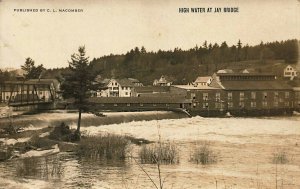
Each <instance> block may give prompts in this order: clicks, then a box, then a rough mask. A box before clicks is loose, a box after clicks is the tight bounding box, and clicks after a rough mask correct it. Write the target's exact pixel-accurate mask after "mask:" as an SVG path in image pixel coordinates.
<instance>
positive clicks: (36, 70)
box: [21, 57, 45, 79]
mask: <svg viewBox="0 0 300 189" xmlns="http://www.w3.org/2000/svg"><path fill="white" fill-rule="evenodd" d="M21 68H22V70H24V71H25V74H24V77H25V79H38V78H40V76H41V74H42V72H43V71H44V70H45V68H44V66H43V64H40V65H38V66H35V65H34V60H32V59H31V58H30V57H28V58H26V60H25V64H24V65H23V66H21Z"/></svg>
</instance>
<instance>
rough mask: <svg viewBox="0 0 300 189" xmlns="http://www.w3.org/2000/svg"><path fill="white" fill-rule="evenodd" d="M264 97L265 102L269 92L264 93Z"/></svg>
mask: <svg viewBox="0 0 300 189" xmlns="http://www.w3.org/2000/svg"><path fill="white" fill-rule="evenodd" d="M262 95H263V100H264V99H267V97H268V93H267V92H263V94H262Z"/></svg>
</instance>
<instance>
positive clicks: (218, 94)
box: [216, 93, 221, 102]
mask: <svg viewBox="0 0 300 189" xmlns="http://www.w3.org/2000/svg"><path fill="white" fill-rule="evenodd" d="M220 100H221V94H220V93H216V101H218V102H219V101H220Z"/></svg>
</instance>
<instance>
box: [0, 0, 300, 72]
mask: <svg viewBox="0 0 300 189" xmlns="http://www.w3.org/2000/svg"><path fill="white" fill-rule="evenodd" d="M184 7H186V8H192V7H197V8H198V7H199V8H200V7H203V8H206V9H207V8H209V7H212V8H213V11H214V8H215V7H220V8H222V13H207V12H206V13H191V9H190V13H179V11H178V10H179V8H184ZM224 7H238V9H239V12H238V13H224V12H223V8H224ZM74 8H77V9H83V12H77V13H75V12H73V13H72V12H49V13H48V12H40V11H39V12H25V13H24V12H16V11H15V10H14V9H50V10H53V9H55V10H57V11H58V9H74ZM299 14H300V1H298V0H266V1H260V0H257V1H256V0H252V1H245V0H230V1H225V0H224V1H221V0H220V1H218V0H214V1H213V0H206V1H204V0H178V1H164V2H160V1H158V0H157V1H154V0H152V1H151V0H150V1H149V0H148V1H143V0H140V1H138V0H125V1H124V0H119V1H117V0H112V1H104V0H103V1H101V0H98V1H96V0H95V1H92V0H90V1H83V0H82V1H72V2H71V1H67V0H66V1H61V0H60V1H58V0H49V1H47V0H46V1H43V2H41V1H33V0H26V1H17V0H9V1H8V0H0V68H1V67H2V68H3V67H16V68H18V67H20V65H22V64H24V62H25V58H26V57H31V58H32V59H34V60H35V62H36V63H37V64H44V66H45V67H46V68H56V67H66V66H68V60H69V59H70V55H71V54H72V53H74V52H76V51H77V49H78V47H79V46H80V45H85V46H86V51H87V54H88V55H89V56H90V59H92V58H94V57H96V58H97V57H101V56H103V55H109V54H110V53H113V54H123V53H126V52H127V51H129V50H130V49H132V48H134V47H136V46H138V47H141V46H144V47H145V48H146V50H148V51H152V50H153V51H157V50H158V49H162V50H169V49H174V48H175V47H179V48H182V49H189V48H192V47H195V45H196V44H198V46H201V45H202V44H203V42H204V41H205V40H207V41H208V42H211V43H215V42H217V43H219V44H220V43H221V42H223V41H226V42H227V43H228V44H229V45H232V44H236V43H237V41H238V39H241V41H242V43H243V45H245V44H249V45H255V44H259V43H260V42H261V41H264V42H272V41H276V40H278V41H280V40H286V39H295V38H296V39H299V34H300V23H299V22H300V15H299Z"/></svg>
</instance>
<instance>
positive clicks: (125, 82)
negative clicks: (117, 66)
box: [116, 79, 134, 87]
mask: <svg viewBox="0 0 300 189" xmlns="http://www.w3.org/2000/svg"><path fill="white" fill-rule="evenodd" d="M116 81H117V82H118V83H119V84H120V85H121V86H122V87H133V86H134V83H133V82H132V81H131V80H129V79H116Z"/></svg>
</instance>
